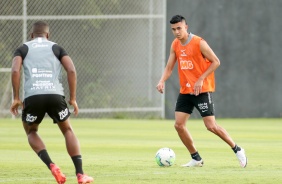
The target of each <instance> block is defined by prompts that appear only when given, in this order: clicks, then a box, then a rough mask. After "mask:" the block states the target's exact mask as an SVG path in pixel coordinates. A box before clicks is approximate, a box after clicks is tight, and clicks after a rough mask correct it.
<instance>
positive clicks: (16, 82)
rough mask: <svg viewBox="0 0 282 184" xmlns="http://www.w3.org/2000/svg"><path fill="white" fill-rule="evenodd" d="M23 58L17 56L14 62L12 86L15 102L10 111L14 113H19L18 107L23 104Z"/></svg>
mask: <svg viewBox="0 0 282 184" xmlns="http://www.w3.org/2000/svg"><path fill="white" fill-rule="evenodd" d="M22 62H23V61H22V58H21V57H20V56H16V57H14V59H13V62H12V74H11V75H12V86H13V103H12V105H11V108H10V111H11V113H12V114H13V115H18V107H19V106H22V102H21V100H20V94H19V93H20V81H21V80H20V77H21V67H22Z"/></svg>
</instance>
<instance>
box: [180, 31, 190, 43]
mask: <svg viewBox="0 0 282 184" xmlns="http://www.w3.org/2000/svg"><path fill="white" fill-rule="evenodd" d="M189 34H190V33H188V32H187V34H186V35H185V36H184V37H183V38H182V39H180V42H181V44H182V45H184V44H185V43H186V42H187V40H188V38H189Z"/></svg>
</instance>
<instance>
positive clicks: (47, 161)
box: [37, 149, 53, 169]
mask: <svg viewBox="0 0 282 184" xmlns="http://www.w3.org/2000/svg"><path fill="white" fill-rule="evenodd" d="M37 155H38V156H39V158H40V159H41V160H42V161H43V162H44V163H45V164H46V165H47V167H48V168H49V169H50V164H51V163H53V162H52V160H51V158H50V157H49V154H48V153H47V150H45V149H43V150H41V151H39V152H38V153H37Z"/></svg>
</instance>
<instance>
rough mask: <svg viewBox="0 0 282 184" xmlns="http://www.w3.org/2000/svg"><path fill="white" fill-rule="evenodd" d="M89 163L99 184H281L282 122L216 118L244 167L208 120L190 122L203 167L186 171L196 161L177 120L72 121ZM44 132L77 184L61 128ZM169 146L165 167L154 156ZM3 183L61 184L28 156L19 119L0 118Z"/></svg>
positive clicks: (42, 129) (53, 155) (45, 128)
mask: <svg viewBox="0 0 282 184" xmlns="http://www.w3.org/2000/svg"><path fill="white" fill-rule="evenodd" d="M71 122H72V125H73V128H74V130H75V133H76V134H77V136H78V138H79V141H80V144H81V151H82V156H83V163H84V171H85V173H87V174H88V175H91V176H93V177H94V178H95V182H94V183H97V184H115V183H120V184H141V183H150V184H154V183H159V184H164V183H165V184H167V183H169V184H179V183H197V184H201V183H210V184H213V183H216V184H221V183H223V184H232V183H240V184H245V183H248V184H268V183H269V184H276V183H277V184H280V183H282V166H281V163H282V119H218V120H217V122H218V124H220V125H222V126H223V127H224V128H226V129H227V130H228V132H229V133H230V134H231V136H232V137H233V139H234V140H235V141H236V142H237V143H238V145H240V146H242V147H244V148H245V150H246V154H247V156H248V160H249V162H248V166H247V167H246V168H241V167H240V166H239V163H238V161H237V158H236V156H235V154H234V153H233V152H232V150H231V149H230V148H229V147H228V146H227V144H225V143H224V142H223V141H221V140H220V139H219V138H218V137H217V136H215V135H213V134H212V133H210V132H208V131H207V130H206V128H205V127H204V125H203V123H202V121H201V120H200V119H199V120H194V119H193V120H190V121H189V122H188V124H187V127H188V128H189V129H190V131H191V132H192V135H193V137H194V141H195V145H196V147H197V149H198V151H199V153H200V154H201V156H202V157H203V159H204V162H205V165H204V167H202V168H183V167H181V166H180V165H181V164H184V163H186V162H188V161H189V160H190V155H189V154H188V152H187V150H186V149H185V148H184V146H183V145H182V143H181V141H180V139H179V138H178V135H177V133H176V131H175V130H174V127H173V124H174V121H173V120H127V119H126V120H105V119H75V118H72V119H71ZM39 133H40V135H41V137H42V138H43V140H44V141H45V144H46V145H47V149H48V151H49V154H50V156H51V158H52V160H53V161H54V162H55V163H56V164H58V165H59V166H60V167H61V169H62V171H63V172H64V173H65V174H66V176H67V182H66V183H70V184H71V183H73V184H75V183H76V178H75V175H74V167H73V164H72V161H71V159H70V158H69V156H68V154H67V152H66V149H65V144H64V139H63V136H62V135H61V133H60V131H59V129H58V127H57V126H56V125H53V124H52V122H51V120H50V119H45V120H44V122H42V124H41V126H40V130H39ZM161 147H170V148H172V149H173V150H174V152H175V154H176V162H175V165H173V166H171V167H166V168H162V167H159V166H158V165H157V164H156V162H155V159H154V157H155V153H156V152H157V150H158V149H159V148H161ZM0 183H9V184H14V183H17V184H18V183H20V184H35V183H36V184H51V183H56V182H55V180H54V178H53V176H52V175H51V173H50V171H49V170H48V169H47V167H46V166H45V165H44V164H43V162H41V160H40V159H39V158H38V157H37V155H36V154H35V153H34V152H33V151H32V150H31V149H30V147H29V145H28V143H27V139H26V135H25V133H24V130H23V128H22V125H21V122H20V119H16V120H12V119H0Z"/></svg>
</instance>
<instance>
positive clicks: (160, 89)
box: [156, 81, 164, 93]
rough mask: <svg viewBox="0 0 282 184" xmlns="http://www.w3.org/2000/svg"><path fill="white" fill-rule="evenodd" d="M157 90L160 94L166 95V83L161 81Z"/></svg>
mask: <svg viewBox="0 0 282 184" xmlns="http://www.w3.org/2000/svg"><path fill="white" fill-rule="evenodd" d="M156 88H157V90H158V91H159V92H160V93H164V82H162V81H160V82H159V83H158V85H157V86H156Z"/></svg>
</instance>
